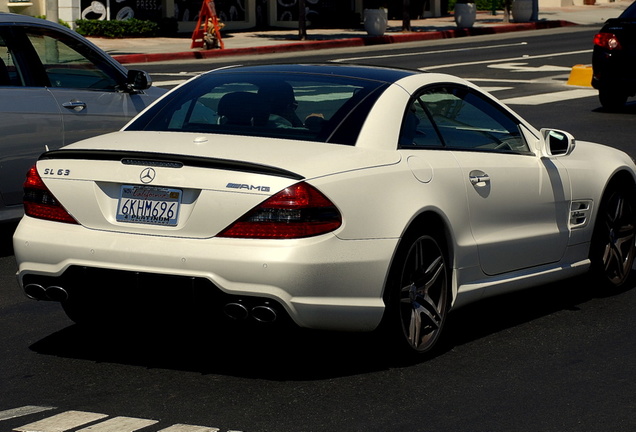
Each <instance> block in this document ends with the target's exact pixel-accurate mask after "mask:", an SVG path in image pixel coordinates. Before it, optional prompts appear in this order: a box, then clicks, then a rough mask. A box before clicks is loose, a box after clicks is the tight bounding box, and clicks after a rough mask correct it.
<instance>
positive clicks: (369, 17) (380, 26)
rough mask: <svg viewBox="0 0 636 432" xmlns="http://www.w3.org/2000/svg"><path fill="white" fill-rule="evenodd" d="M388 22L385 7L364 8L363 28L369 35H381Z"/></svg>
mask: <svg viewBox="0 0 636 432" xmlns="http://www.w3.org/2000/svg"><path fill="white" fill-rule="evenodd" d="M388 24H389V17H388V11H387V10H386V9H365V10H364V29H365V30H366V31H367V34H368V35H369V36H382V35H383V34H384V32H385V31H386V28H387V25H388Z"/></svg>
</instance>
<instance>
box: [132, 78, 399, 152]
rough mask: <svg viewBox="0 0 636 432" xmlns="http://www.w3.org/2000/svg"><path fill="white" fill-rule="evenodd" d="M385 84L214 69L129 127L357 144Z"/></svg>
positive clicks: (372, 81) (133, 128)
mask: <svg viewBox="0 0 636 432" xmlns="http://www.w3.org/2000/svg"><path fill="white" fill-rule="evenodd" d="M386 86H387V84H386V83H384V82H379V81H375V80H364V79H352V78H349V77H339V76H333V75H311V74H302V73H298V74H294V73H258V74H256V73H237V72H234V73H232V72H228V73H211V74H208V75H205V76H203V77H200V78H199V79H195V80H193V81H192V82H190V83H188V84H186V85H184V86H182V87H180V88H178V89H177V90H175V91H174V92H173V93H171V94H170V95H169V96H168V97H166V98H164V99H162V100H161V101H160V102H159V103H158V104H156V105H155V106H154V107H153V108H151V109H150V110H149V111H147V112H146V113H144V114H143V115H142V116H140V117H139V118H137V120H135V121H134V122H133V123H132V124H130V125H129V127H128V128H127V130H145V131H165V132H197V133H218V134H229V135H250V136H263V137H272V138H283V139H295V140H307V141H319V142H329V143H338V144H347V145H353V144H355V141H356V139H357V137H358V134H359V132H360V128H361V127H362V124H363V123H364V120H365V119H366V116H367V113H368V111H369V109H370V107H371V106H372V105H373V103H374V102H375V100H377V97H378V95H379V94H380V93H381V91H382V90H383V89H384V88H385V87H386Z"/></svg>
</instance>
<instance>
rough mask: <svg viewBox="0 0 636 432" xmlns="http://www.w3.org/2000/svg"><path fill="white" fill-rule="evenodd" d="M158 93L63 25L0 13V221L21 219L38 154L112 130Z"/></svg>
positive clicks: (140, 75) (159, 92)
mask: <svg viewBox="0 0 636 432" xmlns="http://www.w3.org/2000/svg"><path fill="white" fill-rule="evenodd" d="M163 93H165V90H162V89H159V88H156V87H151V81H150V78H149V77H148V76H147V75H146V74H145V73H144V72H142V71H134V70H131V71H128V70H127V69H126V68H124V67H123V66H122V65H120V64H119V63H117V62H116V61H115V60H113V59H112V58H111V57H110V56H108V54H106V53H105V52H103V51H102V50H100V49H99V48H98V47H96V46H95V45H93V44H92V43H91V42H89V41H87V40H86V39H85V38H83V37H82V36H80V35H79V34H77V33H76V32H74V31H72V30H70V29H68V28H66V27H64V26H61V25H58V24H55V23H52V22H49V21H45V20H42V19H38V18H32V17H27V16H23V15H16V14H8V13H0V222H6V221H12V220H16V219H19V218H20V217H21V216H22V214H23V210H22V193H23V192H22V184H23V182H24V179H25V175H26V172H27V171H28V170H29V167H30V166H31V165H33V163H34V162H35V160H36V159H37V157H38V156H39V155H40V154H41V153H43V152H44V151H46V150H53V149H57V148H59V147H61V146H63V145H66V144H70V143H72V142H75V141H78V140H80V139H84V138H88V137H91V136H94V135H99V134H102V133H105V132H111V131H114V130H117V129H119V128H121V127H122V126H123V125H124V124H126V122H127V121H128V120H130V119H131V118H132V117H133V116H135V115H136V114H137V113H138V112H140V111H141V110H143V109H144V108H145V107H146V106H147V105H149V104H150V103H151V102H153V101H154V100H155V99H157V98H158V97H159V96H160V95H162V94H163Z"/></svg>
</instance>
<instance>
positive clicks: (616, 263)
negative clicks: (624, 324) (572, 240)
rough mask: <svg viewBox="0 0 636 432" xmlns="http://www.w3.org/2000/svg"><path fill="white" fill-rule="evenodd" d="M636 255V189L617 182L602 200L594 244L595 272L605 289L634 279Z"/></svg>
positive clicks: (593, 259) (591, 253)
mask: <svg viewBox="0 0 636 432" xmlns="http://www.w3.org/2000/svg"><path fill="white" fill-rule="evenodd" d="M635 255H636V195H635V190H634V187H633V186H631V185H630V186H626V185H618V184H617V182H615V183H614V184H613V185H610V186H609V187H608V189H607V192H606V193H605V196H604V197H603V200H602V201H601V205H600V207H599V211H598V215H597V217H596V225H595V226H594V235H593V237H592V244H591V246H590V260H591V261H592V273H593V275H594V277H595V278H596V279H597V281H598V282H599V284H600V286H601V288H604V289H608V288H609V289H620V288H621V287H623V286H624V285H625V284H626V283H627V281H628V280H629V279H630V276H631V273H632V266H633V264H634V257H635Z"/></svg>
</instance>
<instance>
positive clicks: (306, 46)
mask: <svg viewBox="0 0 636 432" xmlns="http://www.w3.org/2000/svg"><path fill="white" fill-rule="evenodd" d="M575 25H577V24H575V23H572V22H569V21H564V20H554V21H537V22H532V23H519V24H502V25H497V26H488V27H472V28H458V29H453V30H440V31H431V32H412V33H396V34H390V35H384V36H363V37H358V38H349V39H334V40H321V41H304V42H295V43H288V44H279V45H270V46H258V47H248V48H230V49H223V50H200V51H185V52H176V53H146V54H121V55H113V56H112V57H113V58H114V59H115V60H117V61H118V62H119V63H122V64H127V63H152V62H161V61H170V60H200V59H208V58H218V57H229V56H237V55H254V54H274V53H285V52H300V51H311V50H320V49H331V48H346V47H362V46H373V45H387V44H392V43H401V42H417V41H426V40H438V39H452V38H458V37H466V36H482V35H492V34H499V33H510V32H514V31H524V30H542V29H549V28H557V27H569V26H575Z"/></svg>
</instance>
